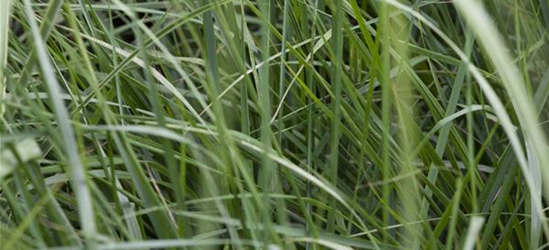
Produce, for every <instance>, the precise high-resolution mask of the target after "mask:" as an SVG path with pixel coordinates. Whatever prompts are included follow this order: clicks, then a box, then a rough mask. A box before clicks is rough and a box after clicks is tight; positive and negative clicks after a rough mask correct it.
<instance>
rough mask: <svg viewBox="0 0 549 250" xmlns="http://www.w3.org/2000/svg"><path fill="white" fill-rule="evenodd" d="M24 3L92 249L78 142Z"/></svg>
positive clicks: (92, 225)
mask: <svg viewBox="0 0 549 250" xmlns="http://www.w3.org/2000/svg"><path fill="white" fill-rule="evenodd" d="M23 3H24V5H25V14H26V18H27V22H28V23H29V26H30V28H31V30H32V35H33V39H32V40H33V41H34V48H35V49H36V56H37V57H38V62H39V64H40V68H41V72H42V77H43V78H44V81H45V83H46V85H47V90H48V95H49V97H50V100H51V102H52V106H53V111H54V113H55V117H56V120H57V123H58V125H59V130H60V132H61V138H60V140H61V142H62V144H61V147H62V150H63V151H64V152H65V153H66V157H67V165H68V167H69V168H68V171H69V174H70V175H71V177H72V178H71V179H72V181H71V183H72V187H73V189H74V192H75V193H76V198H77V205H78V215H79V219H80V222H81V224H82V231H83V235H84V238H85V239H86V241H87V244H88V246H89V247H90V248H91V249H93V248H94V245H95V241H96V234H97V228H96V225H95V216H94V205H93V199H92V197H91V194H90V191H89V187H88V185H89V182H88V180H87V176H86V169H85V167H84V165H83V164H82V162H81V161H80V157H79V153H78V148H79V147H78V145H77V143H76V139H75V133H74V130H73V128H72V126H71V124H70V118H69V115H68V112H67V109H66V108H65V104H64V103H63V99H62V98H61V90H60V87H59V83H58V82H57V78H56V77H55V75H54V74H53V72H54V70H53V67H52V65H51V62H50V57H49V56H48V53H47V50H46V47H45V46H44V45H45V42H44V40H42V36H41V34H40V31H39V29H38V25H37V23H36V20H35V17H34V12H33V10H32V6H31V2H30V1H29V0H24V1H23Z"/></svg>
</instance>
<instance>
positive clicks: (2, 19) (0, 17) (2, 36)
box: [0, 0, 11, 116]
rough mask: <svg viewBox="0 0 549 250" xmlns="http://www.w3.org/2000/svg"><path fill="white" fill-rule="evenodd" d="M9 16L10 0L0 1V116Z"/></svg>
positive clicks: (5, 70) (4, 87)
mask: <svg viewBox="0 0 549 250" xmlns="http://www.w3.org/2000/svg"><path fill="white" fill-rule="evenodd" d="M10 16H11V0H7V1H3V2H2V3H0V116H3V115H4V112H5V108H4V104H3V103H2V100H4V98H5V97H4V96H5V95H6V73H7V69H6V62H7V59H8V34H9V32H8V31H9V27H10V26H9V23H10Z"/></svg>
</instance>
